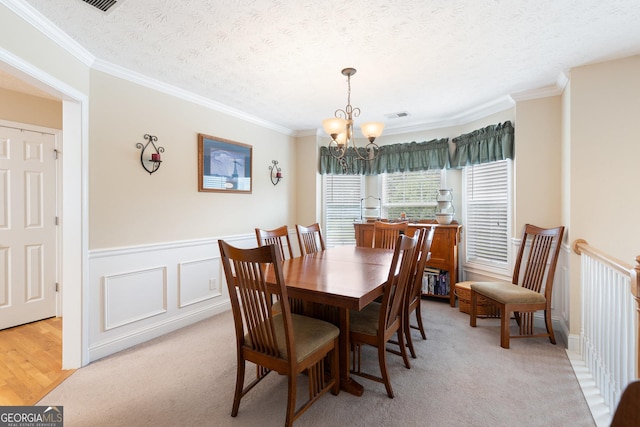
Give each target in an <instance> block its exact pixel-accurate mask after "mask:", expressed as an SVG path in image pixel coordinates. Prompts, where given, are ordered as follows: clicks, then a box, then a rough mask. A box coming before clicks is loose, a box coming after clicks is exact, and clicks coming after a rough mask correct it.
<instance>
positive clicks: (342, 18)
mask: <svg viewBox="0 0 640 427" xmlns="http://www.w3.org/2000/svg"><path fill="white" fill-rule="evenodd" d="M13 1H24V2H25V3H28V4H29V5H31V6H32V7H33V8H35V9H36V10H37V11H39V12H40V13H42V14H43V15H44V16H45V17H46V18H47V19H48V20H50V21H51V22H52V23H53V24H55V25H56V26H57V27H59V28H60V29H61V30H62V31H64V32H65V33H66V34H68V35H69V36H70V37H71V38H72V39H74V40H75V41H76V42H77V43H79V44H80V45H81V46H83V47H84V48H85V49H87V50H88V51H89V52H90V53H91V54H92V55H94V56H95V58H96V59H97V60H99V61H104V62H106V63H110V64H114V65H117V66H120V67H124V68H125V69H127V70H131V71H135V72H137V73H141V74H142V75H144V76H148V77H151V78H153V79H156V80H159V81H162V82H165V83H168V84H170V85H173V86H176V87H178V88H182V89H185V90H187V91H190V92H192V93H195V94H198V95H200V96H203V97H205V98H207V99H210V100H212V101H215V102H217V103H220V104H223V105H226V106H229V107H232V108H233V109H236V110H239V111H242V112H244V113H246V114H249V115H251V116H255V117H257V118H259V119H262V120H265V121H268V122H271V123H273V124H276V125H279V126H282V127H284V128H287V129H290V130H292V131H298V132H303V131H307V130H311V129H316V128H318V127H319V126H320V122H321V120H322V119H323V118H327V117H330V116H332V115H333V112H334V111H335V110H336V109H337V108H344V106H345V105H346V101H347V99H346V98H347V85H346V78H345V77H344V76H342V74H341V73H340V70H341V69H342V68H344V67H354V68H357V70H358V72H357V74H356V75H355V76H353V77H352V79H351V86H352V94H351V101H352V104H353V106H354V107H360V109H361V110H362V114H361V116H360V118H359V119H357V120H358V121H385V122H387V128H388V129H393V128H404V127H408V126H421V125H428V124H430V123H438V122H443V121H447V120H450V119H452V118H455V117H463V116H465V115H466V114H468V113H469V112H470V111H473V110H475V109H479V108H483V107H484V106H486V105H488V104H491V103H495V102H497V101H499V100H501V99H503V100H504V99H508V98H507V97H508V96H509V95H510V94H514V93H517V92H522V91H528V90H534V89H539V88H542V87H546V86H553V85H554V84H556V82H557V81H558V80H559V77H560V76H561V73H563V72H567V71H568V70H570V69H571V68H572V67H575V66H580V65H584V64H588V63H593V62H599V61H603V60H608V59H613V58H617V57H623V56H628V55H631V54H638V53H640V24H639V23H640V1H638V0H607V1H602V0H536V1H530V0H458V1H456V0H430V1H429V0H403V1H393V0H350V1H343V0H322V1H320V0H316V1H305V0H226V1H221V0H126V1H125V2H123V3H122V4H121V5H119V6H117V7H116V8H115V9H114V10H113V11H111V12H110V13H108V14H104V13H102V12H101V11H99V10H98V9H96V8H94V7H91V6H88V5H86V4H85V3H83V2H82V1H81V0H13ZM401 111H406V112H408V113H409V115H408V116H407V117H403V118H395V119H391V120H390V119H387V118H386V117H385V114H388V113H396V112H401Z"/></svg>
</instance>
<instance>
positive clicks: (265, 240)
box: [256, 225, 293, 260]
mask: <svg viewBox="0 0 640 427" xmlns="http://www.w3.org/2000/svg"><path fill="white" fill-rule="evenodd" d="M256 239H257V240H258V246H266V245H271V244H274V245H276V247H277V248H278V251H279V252H280V258H281V259H283V260H284V259H289V258H293V249H292V248H291V240H290V239H289V228H288V227H287V226H286V225H283V226H282V227H278V228H275V229H273V230H265V229H262V228H256ZM285 248H286V249H285ZM287 255H289V256H288V257H287Z"/></svg>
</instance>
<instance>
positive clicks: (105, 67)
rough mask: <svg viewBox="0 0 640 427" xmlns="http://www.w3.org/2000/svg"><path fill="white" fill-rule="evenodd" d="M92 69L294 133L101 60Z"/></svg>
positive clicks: (259, 123)
mask: <svg viewBox="0 0 640 427" xmlns="http://www.w3.org/2000/svg"><path fill="white" fill-rule="evenodd" d="M93 69H94V70H97V71H102V72H103V73H106V74H109V75H112V76H114V77H119V78H121V79H123V80H127V81H130V82H132V83H135V84H138V85H140V86H144V87H147V88H149V89H153V90H157V91H158V92H162V93H165V94H167V95H171V96H175V97H176V98H180V99H183V100H185V101H189V102H193V103H194V104H198V105H201V106H203V107H207V108H210V109H212V110H215V111H219V112H221V113H224V114H227V115H229V116H232V117H236V118H239V119H242V120H244V121H246V122H250V123H253V124H256V125H259V126H262V127H264V128H267V129H271V130H274V131H276V132H280V133H282V134H285V135H289V136H293V135H294V132H293V131H292V130H291V129H289V128H286V127H284V126H280V125H277V124H275V123H272V122H269V121H267V120H264V119H261V118H259V117H256V116H253V115H251V114H248V113H245V112H243V111H240V110H238V109H235V108H233V107H229V106H228V105H225V104H222V103H220V102H217V101H213V100H211V99H209V98H205V97H204V96H201V95H197V94H195V93H193V92H189V91H186V90H184V89H180V88H178V87H176V86H172V85H170V84H167V83H165V82H162V81H160V80H156V79H152V78H150V77H148V76H145V75H144V74H140V73H137V72H135V71H131V70H129V69H126V68H124V67H120V66H119V65H115V64H112V63H110V62H107V61H103V60H101V59H96V60H95V62H94V66H93Z"/></svg>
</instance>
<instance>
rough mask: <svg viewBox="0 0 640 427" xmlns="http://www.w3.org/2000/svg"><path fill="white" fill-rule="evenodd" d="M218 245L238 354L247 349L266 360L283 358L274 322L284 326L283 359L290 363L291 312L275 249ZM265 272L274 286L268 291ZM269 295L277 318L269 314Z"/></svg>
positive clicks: (278, 257)
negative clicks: (277, 310)
mask: <svg viewBox="0 0 640 427" xmlns="http://www.w3.org/2000/svg"><path fill="white" fill-rule="evenodd" d="M218 245H219V247H220V257H221V258H222V265H223V267H224V273H225V276H226V279H227V287H228V289H229V297H230V299H231V309H232V310H233V320H234V323H235V329H236V344H237V346H238V354H241V353H240V352H241V351H243V350H242V349H243V347H244V346H245V345H247V346H249V347H250V348H251V349H252V350H253V351H255V352H259V353H262V354H264V355H265V356H269V357H272V358H282V357H281V356H282V355H281V354H280V351H279V349H278V341H277V338H276V326H275V321H278V322H282V323H283V326H284V331H285V340H286V349H287V356H286V357H285V358H286V359H287V360H289V361H290V360H292V358H291V357H288V355H290V354H294V353H293V345H294V343H293V327H292V325H291V311H290V308H289V301H288V298H287V289H286V286H285V282H284V276H283V274H282V258H281V257H280V253H279V251H278V249H277V247H276V245H273V244H271V245H267V246H260V247H257V248H252V249H241V248H236V247H233V246H231V245H229V244H228V243H226V242H224V241H222V240H219V241H218ZM267 268H272V269H273V272H274V276H275V281H276V283H277V285H276V286H269V287H268V288H267V283H266V280H265V278H266V274H267V272H266V269H267ZM272 295H276V297H277V298H278V300H279V301H280V303H281V311H280V313H279V314H278V313H273V312H272V310H271V296H272ZM276 318H277V319H276ZM274 319H276V320H274ZM245 328H246V329H245ZM245 337H247V338H248V339H246V338H245ZM247 341H249V342H247ZM293 359H295V357H294V358H293Z"/></svg>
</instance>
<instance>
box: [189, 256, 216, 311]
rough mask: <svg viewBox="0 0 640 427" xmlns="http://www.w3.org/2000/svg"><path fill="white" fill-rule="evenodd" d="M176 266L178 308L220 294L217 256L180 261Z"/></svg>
mask: <svg viewBox="0 0 640 427" xmlns="http://www.w3.org/2000/svg"><path fill="white" fill-rule="evenodd" d="M178 267H179V270H178V271H179V276H178V289H179V290H178V297H179V299H178V305H179V307H180V308H183V307H186V306H188V305H191V304H195V303H198V302H201V301H205V300H208V299H212V298H215V297H219V296H220V295H221V291H220V283H221V280H220V258H219V257H217V258H207V259H201V260H196V261H189V262H182V263H180V264H179V265H178Z"/></svg>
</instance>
